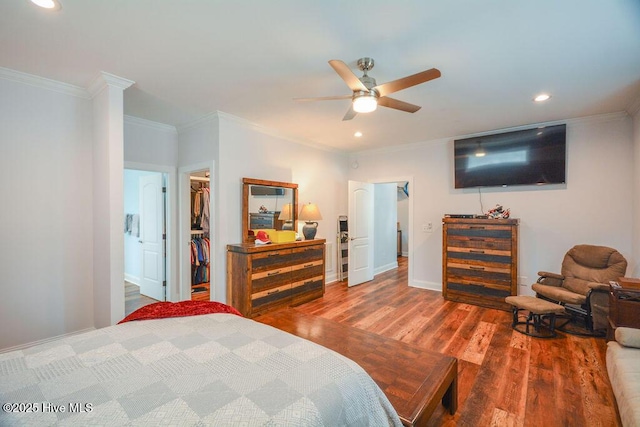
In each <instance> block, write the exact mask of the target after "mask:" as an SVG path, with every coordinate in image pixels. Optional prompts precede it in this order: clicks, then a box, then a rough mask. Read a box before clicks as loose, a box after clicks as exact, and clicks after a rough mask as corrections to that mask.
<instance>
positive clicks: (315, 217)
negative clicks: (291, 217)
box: [298, 202, 322, 240]
mask: <svg viewBox="0 0 640 427" xmlns="http://www.w3.org/2000/svg"><path fill="white" fill-rule="evenodd" d="M298 218H299V219H300V220H302V221H304V222H305V223H304V227H302V234H304V238H305V240H313V239H315V237H316V232H317V231H318V223H317V222H316V221H320V220H321V219H322V215H321V214H320V209H318V206H317V205H315V204H313V203H311V202H309V203H308V204H306V205H302V208H301V209H300V215H299V216H298Z"/></svg>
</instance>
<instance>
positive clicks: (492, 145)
mask: <svg viewBox="0 0 640 427" xmlns="http://www.w3.org/2000/svg"><path fill="white" fill-rule="evenodd" d="M566 131H567V126H566V125H554V126H544V127H536V128H533V129H525V130H518V131H514V132H506V133H499V134H493V135H484V136H477V137H472V138H465V139H457V140H455V141H454V142H453V146H454V166H455V188H469V187H500V186H509V185H540V184H563V183H565V180H566V133H567V132H566Z"/></svg>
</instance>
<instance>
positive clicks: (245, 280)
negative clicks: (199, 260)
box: [227, 239, 325, 317]
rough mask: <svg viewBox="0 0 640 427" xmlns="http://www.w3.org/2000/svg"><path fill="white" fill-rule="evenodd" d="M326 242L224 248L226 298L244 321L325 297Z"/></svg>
mask: <svg viewBox="0 0 640 427" xmlns="http://www.w3.org/2000/svg"><path fill="white" fill-rule="evenodd" d="M324 244H325V240H324V239H317V240H305V241H300V242H291V243H282V244H270V245H262V246H256V245H254V244H252V243H242V244H237V245H227V295H228V299H229V301H230V304H231V305H232V306H233V307H235V308H236V309H237V310H238V311H240V313H242V314H243V315H244V316H246V317H255V316H257V315H259V314H261V313H266V312H268V311H271V310H275V309H278V308H282V307H288V306H295V305H299V304H302V303H305V302H307V301H311V300H313V299H316V298H320V297H321V296H323V295H324V285H325V283H324V282H325V271H324V270H325V266H324V260H325V246H324Z"/></svg>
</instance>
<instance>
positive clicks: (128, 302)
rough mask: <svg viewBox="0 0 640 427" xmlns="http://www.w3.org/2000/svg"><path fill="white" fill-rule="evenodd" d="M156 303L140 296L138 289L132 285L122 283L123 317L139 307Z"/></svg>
mask: <svg viewBox="0 0 640 427" xmlns="http://www.w3.org/2000/svg"><path fill="white" fill-rule="evenodd" d="M154 302H158V301H156V300H154V299H153V298H149V297H148V296H146V295H141V294H140V287H139V286H138V285H134V284H133V283H130V282H127V281H125V282H124V315H125V316H128V315H130V314H131V313H133V312H134V311H136V310H137V309H139V308H140V307H144V306H145V305H148V304H152V303H154Z"/></svg>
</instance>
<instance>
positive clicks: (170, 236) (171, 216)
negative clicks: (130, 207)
mask: <svg viewBox="0 0 640 427" xmlns="http://www.w3.org/2000/svg"><path fill="white" fill-rule="evenodd" d="M124 169H132V170H139V171H147V172H160V173H164V174H166V176H167V182H166V184H167V191H166V193H165V218H164V221H165V232H166V233H167V238H166V243H165V244H166V253H165V267H164V268H165V280H166V281H167V287H166V290H165V297H166V300H167V301H174V302H175V301H179V299H178V298H179V289H178V286H177V284H178V272H177V269H176V262H175V260H176V251H177V246H176V245H177V239H176V236H177V233H176V231H177V229H176V225H177V224H176V218H177V212H176V209H177V204H176V200H177V198H176V194H177V192H176V190H177V185H176V183H177V171H176V168H175V167H173V166H161V165H153V164H148V163H139V162H129V161H125V162H124ZM123 173H124V171H123ZM123 292H124V291H123Z"/></svg>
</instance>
